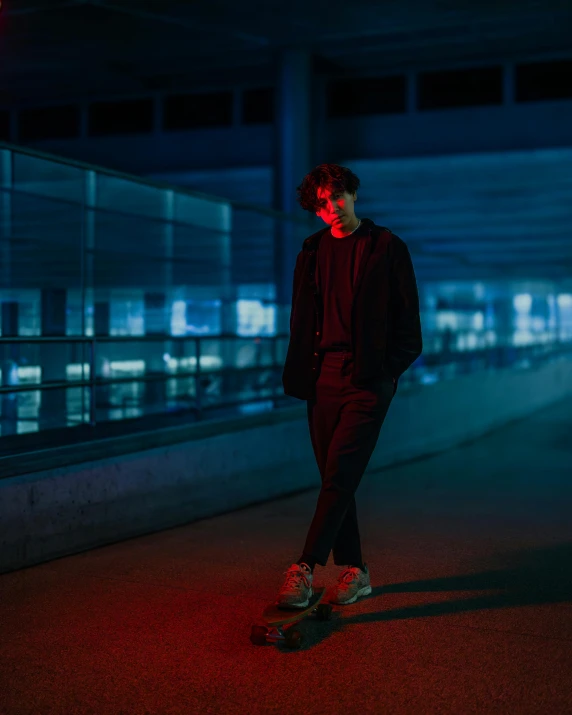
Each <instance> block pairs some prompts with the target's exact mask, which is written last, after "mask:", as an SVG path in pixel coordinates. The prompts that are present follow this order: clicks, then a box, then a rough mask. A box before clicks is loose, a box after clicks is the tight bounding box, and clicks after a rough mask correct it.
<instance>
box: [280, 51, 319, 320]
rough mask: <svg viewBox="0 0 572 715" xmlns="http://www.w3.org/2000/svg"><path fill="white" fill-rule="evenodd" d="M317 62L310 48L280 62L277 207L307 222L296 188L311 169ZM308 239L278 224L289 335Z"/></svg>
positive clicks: (284, 54) (301, 230)
mask: <svg viewBox="0 0 572 715" xmlns="http://www.w3.org/2000/svg"><path fill="white" fill-rule="evenodd" d="M311 60H312V57H311V54H310V52H309V51H308V50H307V49H302V48H296V47H292V48H286V49H283V50H280V51H279V53H278V54H277V57H276V91H275V123H274V127H275V134H274V208H275V209H277V210H279V211H284V212H286V213H290V214H294V215H297V216H299V217H303V218H305V219H306V220H307V221H308V227H309V215H308V214H307V213H306V212H305V211H303V210H302V209H301V208H300V207H299V205H298V203H297V200H296V187H297V186H299V184H300V183H301V182H302V179H303V178H304V175H305V174H307V173H308V171H310V170H311V169H312V168H313V166H312V147H311V137H312V116H311V106H312V103H311V94H312V62H311ZM308 234H309V230H305V227H304V226H302V227H298V226H296V225H294V224H293V223H291V222H287V221H277V222H276V229H275V236H274V280H275V283H276V301H277V304H278V326H277V328H278V332H288V329H289V324H288V321H289V315H290V305H291V300H292V276H293V272H294V265H295V261H296V255H297V254H298V252H299V251H300V249H301V247H302V241H303V240H304V238H305V237H306V236H307V235H308Z"/></svg>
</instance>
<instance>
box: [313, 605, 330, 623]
mask: <svg viewBox="0 0 572 715" xmlns="http://www.w3.org/2000/svg"><path fill="white" fill-rule="evenodd" d="M316 618H317V619H318V621H329V620H331V618H332V606H331V604H329V603H320V605H319V606H318V608H317V609H316Z"/></svg>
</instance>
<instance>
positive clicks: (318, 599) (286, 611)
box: [250, 588, 332, 648]
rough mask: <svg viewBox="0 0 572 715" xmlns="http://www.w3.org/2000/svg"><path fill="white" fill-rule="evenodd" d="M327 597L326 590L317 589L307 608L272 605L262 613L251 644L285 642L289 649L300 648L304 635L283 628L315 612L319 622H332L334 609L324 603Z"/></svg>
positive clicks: (253, 627) (253, 631)
mask: <svg viewBox="0 0 572 715" xmlns="http://www.w3.org/2000/svg"><path fill="white" fill-rule="evenodd" d="M325 595H326V589H325V588H319V589H316V590H315V591H314V594H313V595H312V596H311V597H310V599H309V603H308V605H307V606H306V607H305V608H292V607H287V606H286V607H285V606H277V605H276V603H271V604H270V605H269V606H267V607H266V608H265V609H264V611H263V612H262V617H261V622H260V623H259V624H257V625H254V626H252V631H251V634H250V640H251V642H252V643H253V644H254V645H264V644H265V643H268V642H276V641H284V642H285V645H286V646H287V647H289V648H300V646H301V645H302V643H303V636H302V633H300V631H297V630H294V629H292V628H289V629H288V630H286V631H284V630H283V629H282V626H284V625H286V624H288V623H298V622H300V621H302V620H303V619H304V618H306V616H308V615H310V613H313V612H314V611H316V615H317V618H318V620H322V621H324V620H330V618H331V614H332V607H331V605H329V604H326V603H322V600H323V598H324V596H325Z"/></svg>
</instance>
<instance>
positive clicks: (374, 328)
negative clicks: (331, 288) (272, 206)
mask: <svg viewBox="0 0 572 715" xmlns="http://www.w3.org/2000/svg"><path fill="white" fill-rule="evenodd" d="M362 225H365V226H367V227H368V228H369V233H366V234H364V236H362V237H361V238H360V239H359V240H358V242H357V244H356V251H357V252H356V258H355V267H354V297H353V302H352V312H351V316H352V319H351V328H350V330H351V345H352V352H353V356H354V362H353V366H352V373H351V378H350V381H351V383H352V385H354V386H355V387H357V388H360V387H367V386H368V384H371V382H372V381H373V380H376V379H379V378H381V377H383V376H384V375H388V376H389V375H390V376H391V377H392V378H393V381H394V384H395V388H394V394H395V391H396V390H397V382H398V380H399V377H400V376H401V375H402V374H403V373H404V372H405V371H406V370H407V369H408V368H409V366H410V365H411V364H412V363H413V362H415V360H416V359H417V358H418V357H419V355H421V351H422V347H423V345H422V338H421V321H420V317H419V295H418V292H417V282H416V280H415V273H414V271H413V264H412V263H411V257H410V255H409V250H408V248H407V246H406V244H405V242H404V241H403V240H402V239H401V238H399V237H398V236H396V235H395V234H394V233H392V232H391V231H390V230H389V229H388V228H384V227H380V226H376V225H375V224H374V223H373V221H372V220H371V219H368V218H365V219H362ZM327 230H328V228H327V227H326V228H323V229H320V231H317V232H316V233H314V234H312V235H311V236H309V237H308V238H307V239H306V240H305V241H304V243H303V246H302V250H301V251H300V253H299V254H298V256H297V258H296V266H295V268H294V283H293V288H292V310H291V313H290V343H289V345H288V352H287V354H286V361H285V364H284V370H283V373H282V384H283V386H284V394H286V395H290V396H292V397H297V398H298V399H300V400H312V399H315V396H316V380H317V379H318V376H319V374H320V369H321V365H322V359H323V352H322V351H320V349H319V345H320V342H321V333H322V324H323V315H324V306H323V301H322V298H321V295H320V291H319V289H318V285H317V282H316V277H315V274H316V258H317V251H318V246H319V244H320V239H321V237H322V235H323V234H324V233H325V232H326V231H327Z"/></svg>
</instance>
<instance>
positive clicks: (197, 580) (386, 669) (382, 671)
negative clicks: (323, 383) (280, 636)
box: [0, 395, 572, 715]
mask: <svg viewBox="0 0 572 715" xmlns="http://www.w3.org/2000/svg"><path fill="white" fill-rule="evenodd" d="M499 399H501V396H500V395H499ZM268 478H269V479H271V478H272V475H271V474H269V475H268ZM317 493H318V492H317V489H316V490H313V491H310V492H306V493H304V494H299V495H296V496H294V497H289V498H285V499H280V500H276V501H273V502H270V503H268V504H263V505H258V506H255V507H249V508H246V509H243V510H240V511H237V512H235V513H232V514H227V515H224V516H220V517H216V518H212V519H207V520H204V521H201V522H197V523H194V524H190V525H188V526H184V527H178V528H175V529H170V530H168V531H164V532H161V533H157V534H152V535H149V536H145V537H141V538H137V539H132V540H130V541H127V542H123V543H118V544H114V545H111V546H106V547H103V548H100V549H96V550H94V551H91V552H86V553H84V554H79V555H75V556H71V557H66V558H63V559H59V560H57V561H53V562H51V563H48V564H43V565H41V566H36V567H33V568H29V569H24V570H22V571H18V572H14V573H11V574H4V575H2V576H0V598H1V608H0V626H1V628H0V634H1V638H0V712H1V713H2V714H4V713H6V714H8V715H24V714H25V713H26V714H27V713H38V714H40V715H50V714H52V713H57V714H65V715H67V714H68V713H70V714H73V715H75V714H76V713H77V714H83V713H94V714H96V715H107V714H108V713H109V714H113V715H121V714H131V713H136V714H151V713H158V714H171V713H185V714H188V713H193V714H194V713H224V714H227V713H281V714H283V713H304V715H309V714H314V713H316V714H321V713H328V714H332V713H344V714H345V713H375V714H379V713H382V714H385V713H399V714H401V713H405V714H409V713H459V714H461V715H465V714H467V713H518V714H519V715H520V714H523V715H525V714H528V713H538V714H543V715H544V714H549V715H560V714H565V713H572V517H571V514H572V401H571V400H566V401H563V402H560V403H559V404H557V405H554V406H552V407H550V408H548V409H545V410H543V411H542V412H540V413H538V414H536V415H535V416H534V417H532V418H529V419H527V420H525V421H521V422H518V423H513V424H512V425H510V426H508V427H506V428H503V429H502V430H499V431H497V432H495V433H493V434H491V435H489V436H487V437H485V438H482V439H480V440H478V441H475V442H473V443H471V444H468V445H464V446H463V447H460V448H457V449H454V450H451V451H449V452H447V453H444V454H441V455H438V456H435V457H433V458H430V459H426V460H422V461H417V462H411V463H408V464H404V465H401V466H398V467H394V468H392V469H385V470H383V471H382V472H377V473H371V474H367V475H366V477H364V480H363V481H362V484H361V486H360V489H359V491H358V495H357V500H358V513H359V515H360V520H361V524H362V542H363V552H364V557H365V560H366V562H367V563H368V564H369V567H370V570H371V575H372V586H373V593H372V594H371V595H370V596H368V597H367V598H364V599H362V600H360V601H358V602H357V603H355V604H353V605H350V606H345V607H335V608H334V613H333V618H332V620H331V621H328V622H320V621H313V622H311V620H306V621H304V622H303V623H302V624H301V625H300V626H299V628H300V630H302V631H303V632H304V633H305V634H306V635H307V638H308V640H307V644H306V645H304V646H303V647H302V649H301V650H298V651H293V650H287V649H285V648H284V647H283V646H276V645H267V646H263V647H261V646H254V645H252V644H251V642H250V640H249V635H250V627H251V625H252V624H253V623H254V622H255V621H256V620H257V618H258V616H259V615H260V612H261V610H262V608H263V607H264V606H265V605H266V604H267V603H268V602H270V601H271V600H272V599H273V598H274V597H275V595H276V593H277V591H278V589H279V588H280V586H281V584H282V582H283V579H284V571H285V570H286V569H287V568H288V566H290V564H291V563H292V562H293V561H295V560H296V559H297V558H298V556H299V555H300V552H301V548H302V546H303V542H304V538H305V535H306V530H307V527H308V525H309V523H310V520H311V517H312V515H313V511H314V506H315V501H316V497H317ZM338 572H339V569H338V567H336V566H334V565H333V564H332V562H331V560H330V562H329V563H328V565H327V566H326V567H325V568H321V567H317V569H316V572H315V578H314V581H315V584H316V585H317V586H320V585H329V584H331V583H333V582H334V581H335V579H336V576H337V574H338Z"/></svg>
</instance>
